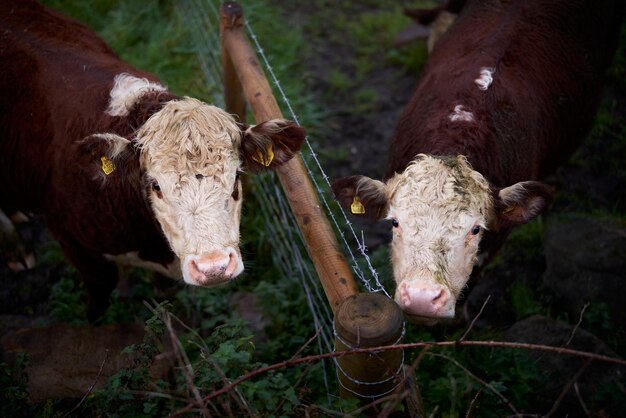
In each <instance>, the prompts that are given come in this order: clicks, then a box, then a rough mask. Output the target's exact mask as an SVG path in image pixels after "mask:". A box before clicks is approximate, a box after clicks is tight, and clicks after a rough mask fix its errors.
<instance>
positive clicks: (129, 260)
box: [103, 251, 183, 280]
mask: <svg viewBox="0 0 626 418" xmlns="http://www.w3.org/2000/svg"><path fill="white" fill-rule="evenodd" d="M103 256H104V258H106V259H107V260H109V261H113V262H114V263H117V264H121V265H124V266H132V267H140V268H144V269H147V270H152V271H156V272H157V273H161V274H163V275H164V276H167V277H169V278H171V279H175V280H180V279H182V277H183V273H182V271H181V269H180V260H179V259H178V258H176V259H175V260H174V261H173V262H172V263H170V264H168V265H167V266H164V265H163V264H159V263H155V262H152V261H147V260H142V259H141V258H139V253H138V252H137V251H133V252H130V253H125V254H116V255H111V254H103Z"/></svg>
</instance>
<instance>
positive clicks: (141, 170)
mask: <svg viewBox="0 0 626 418" xmlns="http://www.w3.org/2000/svg"><path fill="white" fill-rule="evenodd" d="M0 108H1V109H2V111H1V112H0V155H1V156H2V163H1V164H0V182H1V184H2V186H1V187H2V192H1V193H0V207H2V208H3V209H5V210H8V211H9V212H10V211H13V210H18V209H19V210H27V211H33V212H38V213H41V214H43V216H44V217H45V220H46V223H47V225H48V226H49V228H50V230H51V231H52V233H53V235H54V237H55V238H56V239H57V240H58V241H59V242H60V244H61V246H62V248H63V250H64V253H65V255H66V256H67V258H68V259H69V261H70V262H72V263H73V264H74V265H75V266H76V267H77V269H78V271H79V273H80V274H81V276H82V277H83V279H84V280H85V284H86V288H87V291H88V293H89V296H90V304H91V306H90V307H88V310H89V314H90V317H91V318H92V319H93V318H95V317H97V316H98V315H100V314H101V313H102V312H103V309H104V308H105V307H106V301H107V300H108V296H109V294H110V291H111V290H112V288H114V287H115V283H116V282H117V271H116V267H115V264H114V263H112V262H111V260H113V259H126V260H127V261H128V260H132V259H134V260H135V261H136V262H138V263H140V264H141V265H144V266H145V265H152V266H153V267H155V269H156V270H158V271H160V272H162V273H165V274H168V275H170V276H173V277H177V278H180V277H181V270H182V273H183V274H182V275H184V277H185V281H187V282H189V283H191V284H199V285H213V284H217V283H219V282H222V281H225V280H228V279H230V278H232V277H235V276H236V275H237V274H239V273H240V272H241V270H242V269H243V265H242V264H241V260H240V254H239V249H238V247H237V244H238V239H239V235H238V229H239V228H238V227H239V212H240V209H241V199H240V182H239V180H238V175H237V172H238V170H240V169H243V166H244V164H245V165H246V166H247V167H249V168H252V169H256V168H264V167H263V166H261V165H260V164H259V166H258V167H251V165H254V164H255V161H257V162H258V161H259V156H265V155H266V152H267V147H269V146H270V144H272V142H268V141H274V142H273V145H274V151H275V154H276V156H275V158H274V160H273V162H272V163H270V164H268V165H270V166H275V165H278V164H280V163H283V162H284V161H286V160H287V159H288V158H290V157H291V155H293V152H295V151H296V150H297V148H298V147H299V144H300V143H301V141H302V139H303V134H302V132H301V130H300V129H299V128H297V127H294V126H292V125H291V124H289V123H287V122H286V121H273V122H268V124H265V125H258V126H257V127H254V128H248V129H247V130H245V131H242V130H241V128H240V127H239V126H238V125H237V123H236V122H235V120H234V119H233V118H232V117H231V116H230V115H228V114H226V113H225V112H223V111H221V110H220V109H218V108H214V107H212V106H209V105H206V104H204V103H202V102H199V101H197V100H194V99H190V98H178V97H176V96H174V95H173V94H172V93H170V92H168V91H167V90H166V88H165V87H164V86H163V85H161V83H160V82H159V80H158V79H157V78H156V77H154V76H153V75H151V74H149V73H145V72H142V71H139V70H137V69H135V68H133V67H131V66H130V65H129V64H127V63H125V62H123V61H121V60H120V59H119V58H118V57H117V56H116V54H115V53H114V52H113V51H112V50H111V49H110V48H109V47H108V46H107V45H106V44H105V42H104V41H102V40H101V39H100V38H99V37H98V36H96V35H95V34H94V33H93V32H92V31H91V30H89V29H88V28H86V27H85V26H83V25H82V24H80V23H78V22H76V21H73V20H71V19H68V18H66V17H64V16H62V15H61V14H59V13H57V12H55V11H53V10H50V9H48V8H46V7H44V6H42V5H40V4H38V3H36V2H33V1H6V0H1V1H0ZM255 130H256V132H255ZM245 137H249V138H247V139H249V140H251V142H250V141H249V142H248V143H243V142H242V141H243V139H244V138H245ZM276 138H279V141H280V140H281V139H282V142H277V139H276ZM258 152H260V153H261V154H259V156H257V154H255V153H258ZM255 156H256V157H255ZM255 158H256V160H255ZM261 160H262V158H261ZM110 162H112V163H113V164H114V166H115V169H114V171H113V172H108V170H106V169H105V165H107V164H109V163H110ZM264 165H266V164H264ZM270 168H271V167H270ZM155 214H156V216H155ZM181 262H182V263H183V264H182V265H181Z"/></svg>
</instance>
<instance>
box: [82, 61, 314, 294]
mask: <svg viewBox="0 0 626 418" xmlns="http://www.w3.org/2000/svg"><path fill="white" fill-rule="evenodd" d="M164 92H166V89H165V87H163V86H161V85H160V84H157V83H153V82H150V81H148V80H147V79H143V78H137V77H135V76H133V75H131V74H127V73H122V74H118V75H117V76H116V77H115V79H114V82H113V88H112V90H111V92H110V101H109V104H108V107H107V109H106V110H105V113H106V114H108V115H109V116H111V117H114V118H118V117H119V118H127V117H130V116H129V115H130V114H131V113H132V112H133V111H138V109H142V105H147V106H155V105H158V106H157V107H156V112H155V113H153V114H152V116H150V118H149V119H148V120H147V121H145V122H143V124H142V125H141V127H140V128H139V129H138V130H137V132H136V136H135V137H134V138H131V139H130V140H129V139H126V138H123V137H121V136H118V135H116V134H114V133H98V134H94V135H91V136H90V137H88V138H86V139H85V140H84V141H82V142H81V144H82V145H81V146H83V147H84V148H85V150H84V152H86V153H88V154H89V155H92V154H94V153H96V152H98V151H100V150H101V147H102V152H103V153H104V154H105V155H104V156H102V157H101V156H100V155H98V154H96V157H97V163H100V160H102V164H105V162H106V160H107V159H108V160H110V161H108V164H112V165H113V166H115V165H125V164H127V165H128V166H130V167H135V168H137V167H138V168H137V170H135V171H137V172H140V173H141V175H142V177H143V187H144V190H145V194H146V196H147V198H148V200H149V202H150V205H151V207H152V210H153V212H154V216H155V218H156V220H157V221H158V223H159V224H160V226H161V229H162V230H163V233H164V235H165V237H166V238H167V240H168V241H169V244H170V246H171V248H172V250H173V252H174V253H175V254H176V255H177V256H178V258H179V260H180V263H181V266H180V267H181V270H182V272H183V278H184V280H185V282H187V283H189V284H193V285H201V286H213V285H216V284H219V283H222V282H224V281H227V280H229V279H232V278H234V277H236V276H237V275H238V274H240V273H241V272H242V271H243V263H242V260H241V254H240V251H239V247H238V243H239V221H240V214H241V203H242V190H241V182H240V180H239V172H240V170H243V169H244V168H245V169H246V170H247V171H251V172H256V171H261V170H272V169H275V168H276V167H278V166H280V165H282V164H284V163H286V162H287V161H289V159H291V158H292V157H293V155H294V154H295V153H296V152H297V151H298V150H299V149H300V147H301V145H302V143H303V141H304V138H305V135H304V130H303V129H302V128H301V127H299V126H297V125H296V124H295V123H293V122H289V121H287V120H284V119H272V120H269V121H266V122H263V123H260V124H258V125H254V126H250V127H246V128H242V127H241V126H239V125H237V123H236V122H235V120H234V118H233V117H232V116H231V115H229V114H228V113H226V112H224V111H223V110H221V109H219V108H217V107H214V106H210V105H207V104H205V103H203V102H201V101H199V100H196V99H192V98H189V97H186V98H184V99H180V100H172V99H171V98H170V99H166V100H169V101H166V102H165V103H161V102H160V101H159V95H160V94H164ZM170 97H171V95H170ZM155 98H156V99H155ZM122 120H123V119H122ZM119 122H120V121H119V120H116V121H115V123H119ZM131 123H132V121H131ZM137 156H138V159H137ZM121 171H122V170H118V171H112V170H105V168H104V166H103V168H102V169H100V168H98V169H96V170H94V172H95V173H96V174H95V178H98V179H100V180H101V181H102V183H103V184H106V183H107V182H111V181H114V182H115V181H122V182H124V181H128V180H125V179H124V178H123V175H124V174H120V172H121ZM125 171H126V172H132V170H125ZM109 176H110V177H109Z"/></svg>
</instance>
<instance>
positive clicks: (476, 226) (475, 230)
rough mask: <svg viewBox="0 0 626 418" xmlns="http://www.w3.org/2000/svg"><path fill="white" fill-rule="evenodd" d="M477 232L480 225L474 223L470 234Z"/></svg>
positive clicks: (476, 233)
mask: <svg viewBox="0 0 626 418" xmlns="http://www.w3.org/2000/svg"><path fill="white" fill-rule="evenodd" d="M479 232H480V225H474V227H473V228H472V235H478V233H479Z"/></svg>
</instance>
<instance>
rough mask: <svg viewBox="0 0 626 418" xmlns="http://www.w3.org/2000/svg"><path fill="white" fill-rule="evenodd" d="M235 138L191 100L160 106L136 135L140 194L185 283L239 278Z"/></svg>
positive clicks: (221, 120) (219, 114)
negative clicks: (178, 263) (142, 187)
mask: <svg viewBox="0 0 626 418" xmlns="http://www.w3.org/2000/svg"><path fill="white" fill-rule="evenodd" d="M241 136H242V132H241V130H240V128H239V127H238V126H237V124H236V123H235V121H234V119H233V118H232V117H231V116H230V115H228V114H227V113H226V112H224V111H223V110H221V109H219V108H217V107H214V106H209V105H207V104H204V103H202V102H200V101H198V100H195V99H191V98H185V99H183V100H180V101H172V102H169V103H167V104H166V105H165V106H164V107H163V109H161V110H160V111H159V112H157V113H155V114H154V115H153V116H152V117H151V118H150V119H148V121H147V122H146V123H145V124H144V125H143V126H142V128H141V129H140V130H139V132H138V133H137V139H136V141H137V145H138V146H139V148H140V151H141V153H140V165H141V168H142V170H143V171H144V173H145V174H144V183H145V187H146V192H147V194H148V196H149V200H150V202H151V205H152V208H153V210H154V214H155V217H156V219H157V220H158V221H159V224H160V225H161V227H162V229H163V232H164V234H165V236H166V238H167V239H168V241H169V243H170V245H171V247H172V250H173V251H174V253H175V254H176V255H177V256H178V257H179V259H180V260H181V264H182V265H181V267H182V271H183V277H184V280H185V281H186V282H187V283H190V284H196V285H203V286H210V285H213V284H219V283H221V282H222V281H225V280H228V279H230V278H232V277H235V276H237V275H238V274H240V273H241V272H242V271H243V263H242V261H241V254H240V252H239V247H238V243H239V221H240V213H241V202H242V199H241V184H240V181H239V175H238V173H239V171H240V170H241V169H242V160H241V157H240V152H239V149H240V144H241Z"/></svg>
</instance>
